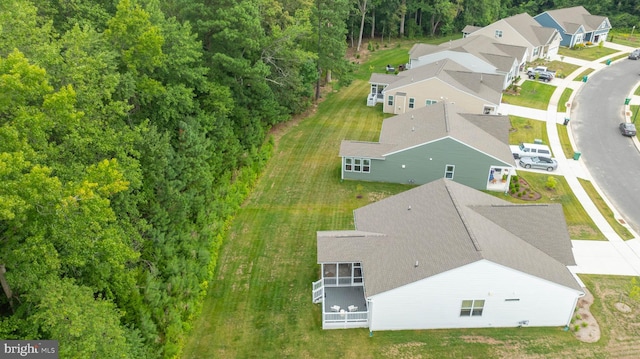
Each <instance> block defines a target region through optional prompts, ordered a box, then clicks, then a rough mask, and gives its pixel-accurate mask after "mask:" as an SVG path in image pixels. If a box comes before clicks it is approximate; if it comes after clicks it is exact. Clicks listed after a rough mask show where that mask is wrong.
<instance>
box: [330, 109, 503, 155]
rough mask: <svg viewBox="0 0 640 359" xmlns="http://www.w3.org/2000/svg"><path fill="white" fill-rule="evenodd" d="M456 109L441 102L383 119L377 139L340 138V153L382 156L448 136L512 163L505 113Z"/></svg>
mask: <svg viewBox="0 0 640 359" xmlns="http://www.w3.org/2000/svg"><path fill="white" fill-rule="evenodd" d="M457 111H459V110H458V108H457V107H456V106H455V105H454V104H448V103H445V102H442V103H438V104H434V105H431V106H426V107H421V108H418V109H415V110H412V111H410V112H407V113H404V114H401V115H397V116H394V117H389V118H387V119H385V120H384V121H383V122H382V129H381V130H380V140H379V142H377V143H376V142H361V141H342V143H341V145H340V156H341V157H365V158H384V156H385V155H388V154H390V153H393V152H398V151H402V150H405V149H408V148H411V147H414V146H417V145H421V144H424V143H428V142H433V141H437V140H440V139H443V138H447V137H450V138H453V139H455V140H458V141H460V142H462V143H464V144H466V145H467V146H470V147H472V148H474V149H476V150H478V151H482V152H484V153H487V154H488V155H490V156H493V157H495V158H497V159H499V160H501V161H503V162H504V163H505V165H510V166H513V154H512V153H511V150H510V149H509V128H510V127H511V124H510V122H509V117H508V116H499V115H478V114H467V113H458V112H457ZM367 151H371V152H367Z"/></svg>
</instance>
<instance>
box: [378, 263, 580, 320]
mask: <svg viewBox="0 0 640 359" xmlns="http://www.w3.org/2000/svg"><path fill="white" fill-rule="evenodd" d="M581 295H582V294H581V293H579V292H577V291H576V290H574V289H571V288H567V287H563V286H561V285H559V284H555V283H551V282H548V281H545V280H543V279H540V278H537V277H533V276H531V275H528V274H525V273H522V272H518V271H516V270H513V269H510V268H507V267H504V266H501V265H498V264H495V263H492V262H490V261H487V260H481V261H478V262H475V263H471V264H468V265H466V266H463V267H460V268H457V269H453V270H451V271H448V272H445V273H442V274H439V275H436V276H433V277H430V278H427V279H423V280H421V281H418V282H414V283H411V284H408V285H405V286H403V287H400V288H396V289H394V290H391V291H388V292H385V293H381V294H378V295H375V296H372V297H371V298H369V300H370V309H371V316H370V324H369V329H370V330H371V331H375V330H404V329H438V328H483V327H517V326H518V325H519V322H521V321H528V325H529V326H534V327H540V326H565V325H568V324H569V322H570V320H571V317H572V315H573V311H574V309H575V306H576V302H577V300H578V297H579V296H581ZM508 299H510V301H507V300H508ZM515 299H518V300H515ZM463 300H484V301H485V303H484V310H483V312H482V315H481V316H460V309H461V305H462V301H463Z"/></svg>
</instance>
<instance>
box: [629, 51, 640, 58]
mask: <svg viewBox="0 0 640 359" xmlns="http://www.w3.org/2000/svg"><path fill="white" fill-rule="evenodd" d="M629 59H630V60H637V59H640V49H635V50H633V52H631V53H630V54H629Z"/></svg>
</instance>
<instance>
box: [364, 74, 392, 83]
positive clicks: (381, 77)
mask: <svg viewBox="0 0 640 359" xmlns="http://www.w3.org/2000/svg"><path fill="white" fill-rule="evenodd" d="M397 80H398V76H396V75H392V74H379V73H375V72H374V73H372V74H371V77H369V82H370V83H375V84H390V83H392V82H394V81H397Z"/></svg>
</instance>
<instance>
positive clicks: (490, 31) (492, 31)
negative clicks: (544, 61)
mask: <svg viewBox="0 0 640 359" xmlns="http://www.w3.org/2000/svg"><path fill="white" fill-rule="evenodd" d="M496 30H500V31H502V37H496V36H495V35H496ZM476 35H484V36H487V37H491V38H493V39H494V40H496V42H499V43H501V44H507V45H514V46H525V47H526V48H527V58H525V59H518V61H521V60H524V61H528V62H531V61H533V60H535V59H537V58H538V56H535V57H534V56H533V49H534V46H533V45H532V44H531V43H530V42H529V41H528V40H527V39H526V38H525V37H524V36H522V35H521V34H520V33H519V32H517V31H516V30H514V29H513V27H511V25H509V24H507V22H506V21H504V20H500V21H496V22H494V23H493V24H489V25H487V26H485V27H483V28H482V29H480V30H478V31H475V32H474V33H472V34H470V35H469V36H476Z"/></svg>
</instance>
